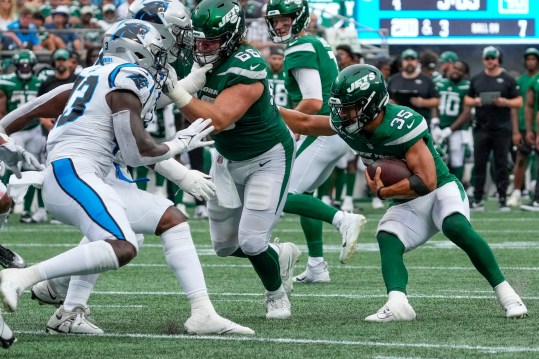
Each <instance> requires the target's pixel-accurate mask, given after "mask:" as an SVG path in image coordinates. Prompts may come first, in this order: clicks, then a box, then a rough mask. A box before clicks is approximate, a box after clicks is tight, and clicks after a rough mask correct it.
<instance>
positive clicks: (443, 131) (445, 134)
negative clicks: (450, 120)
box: [440, 127, 453, 142]
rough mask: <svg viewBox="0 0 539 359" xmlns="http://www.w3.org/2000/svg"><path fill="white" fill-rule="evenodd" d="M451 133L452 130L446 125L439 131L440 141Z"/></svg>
mask: <svg viewBox="0 0 539 359" xmlns="http://www.w3.org/2000/svg"><path fill="white" fill-rule="evenodd" d="M452 133H453V131H452V130H451V128H449V127H446V128H444V129H443V130H442V132H440V137H441V139H442V142H443V141H444V140H445V139H446V138H448V137H449V136H451V134H452Z"/></svg>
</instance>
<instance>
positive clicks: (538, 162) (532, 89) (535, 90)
mask: <svg viewBox="0 0 539 359" xmlns="http://www.w3.org/2000/svg"><path fill="white" fill-rule="evenodd" d="M538 104H539V73H538V74H536V75H535V76H534V77H532V78H531V80H530V82H529V86H528V92H527V93H526V108H525V109H524V118H525V121H526V126H527V127H532V128H536V127H537V122H536V121H537V105H538ZM534 141H535V142H534V146H533V147H534V149H535V179H536V180H535V190H534V191H533V192H534V195H533V198H531V202H530V203H529V204H523V205H521V206H520V209H521V210H523V211H529V212H539V136H537V133H535V139H534Z"/></svg>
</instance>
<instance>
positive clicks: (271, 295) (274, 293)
mask: <svg viewBox="0 0 539 359" xmlns="http://www.w3.org/2000/svg"><path fill="white" fill-rule="evenodd" d="M283 296H286V292H285V290H284V287H283V286H280V287H279V288H277V289H276V290H267V291H266V298H268V299H280V298H282V297H283Z"/></svg>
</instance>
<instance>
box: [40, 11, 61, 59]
mask: <svg viewBox="0 0 539 359" xmlns="http://www.w3.org/2000/svg"><path fill="white" fill-rule="evenodd" d="M32 24H34V25H35V27H37V28H38V29H39V30H40V31H39V32H38V33H37V36H38V38H39V41H40V42H41V45H42V46H43V47H44V48H45V49H47V50H49V51H54V50H56V49H62V48H65V47H66V44H65V43H64V40H62V39H61V38H60V37H58V36H57V35H56V34H52V33H50V32H48V31H43V30H46V29H45V27H44V25H45V17H44V16H43V14H42V13H41V12H39V11H35V12H34V13H33V14H32Z"/></svg>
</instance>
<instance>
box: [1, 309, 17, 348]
mask: <svg viewBox="0 0 539 359" xmlns="http://www.w3.org/2000/svg"><path fill="white" fill-rule="evenodd" d="M16 341H17V339H16V338H15V335H13V332H12V331H11V329H10V328H9V327H8V325H7V324H6V322H4V318H2V314H0V344H1V345H2V348H4V349H8V348H9V347H10V346H11V345H12V344H13V343H15V342H16Z"/></svg>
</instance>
